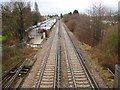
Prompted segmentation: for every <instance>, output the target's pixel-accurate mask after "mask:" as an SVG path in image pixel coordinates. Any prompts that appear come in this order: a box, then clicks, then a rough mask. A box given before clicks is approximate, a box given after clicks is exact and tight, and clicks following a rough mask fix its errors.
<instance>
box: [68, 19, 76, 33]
mask: <svg viewBox="0 0 120 90" xmlns="http://www.w3.org/2000/svg"><path fill="white" fill-rule="evenodd" d="M76 23H77V21H76V20H75V19H72V20H69V21H68V23H67V26H68V28H69V29H70V31H71V32H74V29H75V27H76Z"/></svg>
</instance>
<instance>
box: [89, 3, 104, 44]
mask: <svg viewBox="0 0 120 90" xmlns="http://www.w3.org/2000/svg"><path fill="white" fill-rule="evenodd" d="M105 13H106V9H105V7H104V6H103V5H102V4H98V5H95V4H94V5H93V7H92V8H91V10H89V15H90V16H91V29H92V34H93V35H92V36H93V46H96V45H97V44H98V42H99V41H100V40H101V37H102V35H103V32H104V31H103V30H104V24H103V23H102V21H103V20H104V16H105Z"/></svg>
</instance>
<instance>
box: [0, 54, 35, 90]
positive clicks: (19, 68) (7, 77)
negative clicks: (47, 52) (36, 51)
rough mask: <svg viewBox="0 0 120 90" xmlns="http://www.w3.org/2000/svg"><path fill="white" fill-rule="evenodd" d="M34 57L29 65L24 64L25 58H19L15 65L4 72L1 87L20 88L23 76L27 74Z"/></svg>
mask: <svg viewBox="0 0 120 90" xmlns="http://www.w3.org/2000/svg"><path fill="white" fill-rule="evenodd" d="M35 57H36V55H35V56H34V58H33V61H32V62H31V64H30V65H29V66H26V63H27V61H28V60H27V59H26V60H24V61H23V60H21V61H20V62H18V63H17V64H16V65H15V66H13V67H12V68H11V69H10V70H9V71H8V72H7V73H6V74H4V75H3V77H2V81H1V82H0V85H1V87H2V89H9V88H20V85H21V84H22V83H23V81H24V79H25V77H26V76H27V74H28V72H29V70H30V69H31V67H32V66H33V64H34V62H35V60H36V59H35Z"/></svg>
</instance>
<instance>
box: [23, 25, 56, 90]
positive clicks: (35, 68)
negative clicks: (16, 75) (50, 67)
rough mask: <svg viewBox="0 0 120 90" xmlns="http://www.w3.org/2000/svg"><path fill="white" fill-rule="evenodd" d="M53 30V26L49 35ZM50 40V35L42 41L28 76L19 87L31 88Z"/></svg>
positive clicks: (52, 33)
mask: <svg viewBox="0 0 120 90" xmlns="http://www.w3.org/2000/svg"><path fill="white" fill-rule="evenodd" d="M54 32H55V28H54V27H53V29H52V31H51V33H50V36H53V35H54ZM50 41H51V37H49V39H48V40H47V41H46V42H45V43H44V45H42V49H39V50H38V52H37V54H36V55H37V60H36V62H35V64H34V65H33V67H32V69H31V70H30V73H29V74H28V76H27V77H26V79H25V81H24V83H23V85H22V87H21V88H33V87H32V86H33V82H34V80H35V77H36V75H37V72H38V71H39V69H40V68H41V67H40V66H41V62H42V60H43V57H44V55H45V53H46V52H47V49H48V47H49V42H50Z"/></svg>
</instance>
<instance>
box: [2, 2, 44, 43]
mask: <svg viewBox="0 0 120 90" xmlns="http://www.w3.org/2000/svg"><path fill="white" fill-rule="evenodd" d="M1 12H2V36H4V37H6V38H7V39H6V40H5V41H4V42H3V44H8V45H11V44H14V43H16V42H23V41H24V40H25V36H26V33H25V29H27V28H29V27H30V26H33V25H36V24H37V23H38V22H39V21H42V20H43V17H42V16H41V14H40V12H39V8H38V4H37V2H35V3H34V10H32V7H31V3H30V2H7V3H5V2H4V3H2V4H1Z"/></svg>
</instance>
